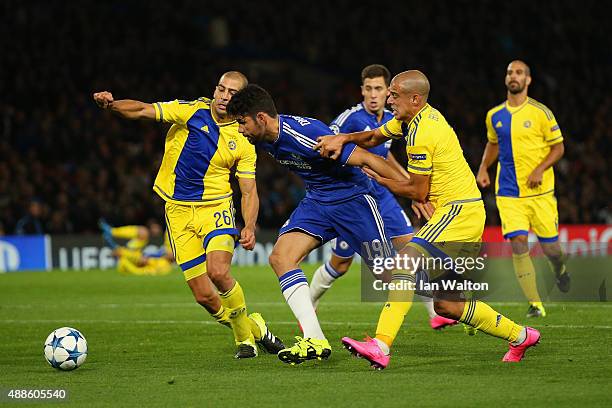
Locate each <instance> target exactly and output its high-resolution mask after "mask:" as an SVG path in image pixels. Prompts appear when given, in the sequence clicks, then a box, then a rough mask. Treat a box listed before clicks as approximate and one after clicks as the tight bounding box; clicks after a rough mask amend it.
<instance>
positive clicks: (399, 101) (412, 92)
mask: <svg viewBox="0 0 612 408" xmlns="http://www.w3.org/2000/svg"><path fill="white" fill-rule="evenodd" d="M428 96H429V80H428V79H427V77H426V76H425V75H424V74H423V73H421V72H420V71H406V72H402V73H400V74H398V75H396V76H395V78H393V80H392V81H391V86H390V88H389V99H388V102H389V104H390V106H391V108H392V110H393V115H394V118H393V119H392V120H390V121H389V122H387V123H386V124H385V125H383V126H382V127H380V128H378V129H374V130H370V131H364V132H357V133H349V134H339V135H336V136H328V137H323V138H319V143H318V144H317V146H316V147H317V148H318V149H319V151H320V153H321V154H322V155H323V156H325V157H331V158H336V157H338V154H339V152H341V151H342V147H343V145H344V144H345V143H351V142H353V143H356V144H357V145H359V146H361V147H364V148H369V147H371V146H374V145H377V144H381V143H384V142H385V141H386V140H387V139H388V138H399V137H403V138H405V140H406V152H407V155H408V168H407V170H408V173H409V174H410V179H408V180H406V179H397V178H396V179H392V178H388V177H385V176H381V174H380V173H378V172H377V171H372V170H368V169H365V171H366V172H367V173H368V174H369V175H371V176H372V177H374V178H375V180H376V181H378V182H379V183H380V184H382V185H383V186H385V187H387V188H388V189H389V190H391V191H392V192H393V193H395V194H398V195H401V196H405V197H408V198H411V199H412V200H416V201H419V202H425V201H426V200H427V199H428V200H429V201H431V203H432V204H433V205H434V206H435V211H434V213H433V215H432V216H431V218H430V219H429V221H428V222H427V224H426V225H425V226H423V228H421V229H420V230H419V232H418V233H417V234H416V235H415V236H414V238H413V239H412V241H411V242H410V243H409V244H408V245H407V246H406V247H405V248H404V249H403V250H401V251H400V255H406V256H408V257H410V258H412V259H419V258H421V257H422V256H428V257H431V258H442V259H446V258H448V257H452V256H453V255H455V256H456V254H453V253H450V254H449V253H446V252H445V251H447V252H448V249H447V248H451V247H452V246H453V245H447V244H449V243H451V244H452V243H454V244H455V245H456V246H455V248H456V251H459V250H461V251H463V250H467V251H469V252H466V254H467V255H470V256H476V255H477V252H476V253H470V252H473V251H474V250H475V249H476V248H478V247H479V243H480V241H481V239H482V232H483V230H484V223H485V210H484V205H483V203H482V198H481V195H480V191H479V190H478V187H477V186H476V180H475V178H474V175H473V174H472V172H471V170H470V168H469V166H468V164H467V162H466V161H465V158H464V157H463V151H462V149H461V146H460V144H459V140H458V138H457V135H456V134H455V132H454V130H453V129H452V128H451V127H450V125H449V124H448V123H447V122H446V119H445V118H444V116H442V114H441V113H440V112H439V111H438V110H436V109H435V108H433V107H432V106H431V105H429V104H428V103H427V98H428ZM385 165H386V164H385ZM407 266H408V268H405V269H401V270H400V269H398V270H394V271H393V280H392V283H393V284H394V285H398V286H399V285H402V282H413V283H414V281H415V275H416V273H417V272H420V270H418V269H417V270H415V269H414V268H415V267H416V266H414V264H413V267H412V269H411V267H410V264H409V265H407ZM422 266H423V264H422ZM426 272H427V273H429V274H430V278H433V276H431V275H432V273H433V272H435V271H433V270H431V269H430V270H426ZM413 295H414V291H413V290H411V289H410V286H409V285H405V286H404V287H403V288H402V289H400V290H391V291H390V292H389V298H388V303H389V302H393V301H404V302H407V303H411V301H412V297H413ZM449 295H450V293H449V292H445V291H443V290H441V291H437V292H434V307H435V311H436V313H438V314H440V315H442V316H444V317H447V318H449V319H454V320H459V321H461V322H463V323H465V324H467V325H470V326H473V327H476V328H477V329H479V330H481V331H482V332H484V333H487V334H490V335H492V336H495V337H499V338H502V339H506V340H508V341H510V350H509V351H508V353H506V355H505V356H504V358H503V361H520V360H521V359H522V357H523V355H524V353H525V351H526V350H527V348H529V347H531V346H533V345H535V344H536V343H537V342H538V341H539V337H540V334H539V332H538V331H537V330H535V329H532V328H528V327H522V326H520V325H518V324H516V323H514V322H513V321H512V320H510V319H508V318H506V317H505V316H503V315H502V314H500V313H498V312H496V311H495V310H493V309H492V308H491V307H490V306H489V305H487V304H486V303H483V302H481V301H476V300H464V299H461V298H458V297H455V298H449V297H448V296H449ZM404 315H405V314H404ZM404 315H397V316H387V318H386V319H380V320H379V322H378V327H377V329H376V338H374V339H370V338H368V339H366V341H364V342H360V341H356V340H353V339H351V338H349V337H344V338H343V339H342V342H343V344H344V345H345V347H346V348H347V349H349V351H351V352H352V353H353V354H356V355H358V356H361V357H364V358H366V359H367V360H368V361H369V362H370V363H371V364H372V365H373V366H374V367H376V368H379V369H382V368H385V367H386V366H387V365H388V364H389V359H390V357H389V353H390V347H391V345H392V343H393V341H394V340H395V338H394V336H395V335H396V334H397V327H398V325H401V323H402V321H403V319H404ZM382 316H383V314H381V317H382Z"/></svg>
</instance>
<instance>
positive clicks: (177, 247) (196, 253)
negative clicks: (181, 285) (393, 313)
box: [166, 203, 206, 280]
mask: <svg viewBox="0 0 612 408" xmlns="http://www.w3.org/2000/svg"><path fill="white" fill-rule="evenodd" d="M196 208H197V207H192V206H188V205H180V204H174V203H166V225H167V228H168V239H169V241H170V245H171V247H172V250H173V252H174V256H175V258H176V263H177V264H178V265H179V266H180V267H181V269H182V270H183V273H184V276H185V279H186V280H189V279H192V278H194V277H196V276H198V275H200V274H203V273H205V272H206V269H205V264H204V262H205V260H206V257H205V254H204V247H203V245H202V236H200V235H199V234H198V231H197V229H196V223H195V212H196Z"/></svg>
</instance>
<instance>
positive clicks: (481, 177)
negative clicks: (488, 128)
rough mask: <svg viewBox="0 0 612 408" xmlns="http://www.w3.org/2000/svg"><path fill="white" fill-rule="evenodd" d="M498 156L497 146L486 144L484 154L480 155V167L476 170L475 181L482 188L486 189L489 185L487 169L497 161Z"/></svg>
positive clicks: (495, 144)
mask: <svg viewBox="0 0 612 408" xmlns="http://www.w3.org/2000/svg"><path fill="white" fill-rule="evenodd" d="M498 155H499V145H498V144H497V143H491V142H487V145H486V146H485V149H484V153H483V154H482V160H481V162H480V167H479V168H478V174H477V175H476V181H477V182H478V185H479V186H480V187H482V188H485V187H488V186H489V185H490V184H491V179H490V177H489V171H488V169H489V167H491V165H492V164H493V163H494V162H495V160H497V156H498Z"/></svg>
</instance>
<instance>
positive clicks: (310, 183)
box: [261, 115, 372, 204]
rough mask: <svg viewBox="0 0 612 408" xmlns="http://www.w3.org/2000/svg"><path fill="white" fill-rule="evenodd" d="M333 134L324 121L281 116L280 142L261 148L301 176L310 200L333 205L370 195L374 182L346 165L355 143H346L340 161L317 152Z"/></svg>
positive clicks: (357, 169) (278, 138) (263, 145)
mask: <svg viewBox="0 0 612 408" xmlns="http://www.w3.org/2000/svg"><path fill="white" fill-rule="evenodd" d="M332 133H333V132H332V130H331V129H330V128H329V127H328V126H327V125H326V124H325V123H323V122H321V121H320V120H317V119H312V118H305V117H300V116H290V115H279V135H278V137H277V139H276V140H275V141H274V142H273V143H266V142H264V143H261V147H262V148H263V149H264V150H265V151H267V152H268V153H270V154H271V155H272V156H273V157H274V158H275V159H276V160H277V161H278V162H279V163H280V164H282V165H283V166H285V167H287V168H289V169H290V170H291V171H293V172H294V173H295V174H297V175H298V176H300V178H301V179H302V180H303V181H304V184H305V185H306V197H307V198H310V199H313V200H316V201H318V202H320V203H324V204H332V203H338V202H342V201H345V200H349V199H351V198H354V197H356V196H358V195H362V194H368V193H370V192H371V191H372V183H371V182H370V179H369V178H368V177H367V176H366V175H365V174H364V173H363V172H362V171H361V170H360V169H359V168H357V167H353V166H349V165H346V162H347V161H348V159H349V157H350V156H351V154H352V153H353V151H354V150H355V149H356V148H357V146H356V145H355V144H352V143H348V144H346V145H345V146H344V147H343V149H342V153H341V155H340V157H339V158H338V160H331V159H327V158H323V157H321V155H320V154H319V152H317V151H315V150H314V149H313V147H314V145H315V144H316V139H317V137H319V136H325V135H330V134H332Z"/></svg>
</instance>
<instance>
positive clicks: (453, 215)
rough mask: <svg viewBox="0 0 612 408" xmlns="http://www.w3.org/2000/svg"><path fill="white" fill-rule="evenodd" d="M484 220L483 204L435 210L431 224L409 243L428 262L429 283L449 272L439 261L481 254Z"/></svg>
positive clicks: (453, 206)
mask: <svg viewBox="0 0 612 408" xmlns="http://www.w3.org/2000/svg"><path fill="white" fill-rule="evenodd" d="M485 217H486V215H485V210H484V205H483V203H482V201H477V202H473V203H464V204H454V205H450V206H445V207H442V208H439V209H436V211H435V212H434V214H433V216H432V218H431V219H430V220H429V221H428V223H427V224H428V225H426V226H424V227H423V228H421V230H419V232H418V233H417V234H416V235H415V236H414V238H413V239H412V240H411V242H410V243H409V244H408V246H412V247H414V248H416V249H418V250H419V251H420V252H421V253H422V254H423V255H424V257H425V263H424V264H422V265H424V269H425V270H427V272H428V274H429V279H430V280H432V281H433V280H435V279H437V278H440V277H444V276H446V274H447V271H446V269H444V267H442V263H441V262H440V260H446V259H447V258H451V259H456V258H474V257H477V256H478V255H479V252H480V247H481V240H482V233H483V231H484V223H485ZM436 260H438V261H437V262H436Z"/></svg>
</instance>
